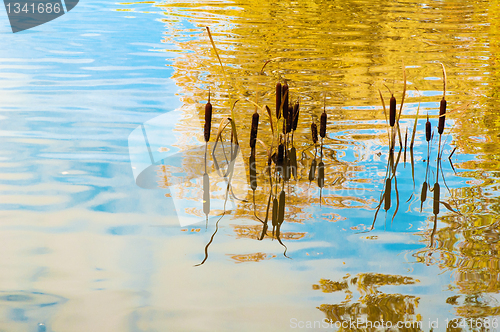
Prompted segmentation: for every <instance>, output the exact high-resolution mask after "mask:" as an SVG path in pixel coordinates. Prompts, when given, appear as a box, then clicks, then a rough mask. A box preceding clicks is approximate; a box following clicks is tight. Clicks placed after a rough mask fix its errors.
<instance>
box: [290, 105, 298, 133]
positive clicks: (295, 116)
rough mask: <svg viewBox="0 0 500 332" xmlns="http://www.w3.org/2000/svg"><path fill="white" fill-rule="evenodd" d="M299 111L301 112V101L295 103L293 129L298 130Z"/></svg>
mask: <svg viewBox="0 0 500 332" xmlns="http://www.w3.org/2000/svg"><path fill="white" fill-rule="evenodd" d="M299 112H300V105H299V101H297V102H296V103H295V105H293V125H292V130H293V131H296V130H297V125H298V123H299Z"/></svg>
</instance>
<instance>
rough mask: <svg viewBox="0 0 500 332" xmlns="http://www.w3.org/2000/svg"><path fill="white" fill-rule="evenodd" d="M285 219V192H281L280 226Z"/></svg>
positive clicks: (279, 205)
mask: <svg viewBox="0 0 500 332" xmlns="http://www.w3.org/2000/svg"><path fill="white" fill-rule="evenodd" d="M284 220H285V192H284V191H283V190H282V191H281V192H280V200H279V202H278V226H280V225H281V224H282V223H283V221H284ZM278 229H279V228H278Z"/></svg>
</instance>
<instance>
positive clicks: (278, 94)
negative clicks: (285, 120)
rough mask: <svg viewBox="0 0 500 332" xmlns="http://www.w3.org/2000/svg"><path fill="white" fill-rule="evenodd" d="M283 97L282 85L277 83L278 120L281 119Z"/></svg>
mask: <svg viewBox="0 0 500 332" xmlns="http://www.w3.org/2000/svg"><path fill="white" fill-rule="evenodd" d="M281 96H282V91H281V83H279V82H278V83H276V119H278V120H279V119H280V118H281V109H280V107H281Z"/></svg>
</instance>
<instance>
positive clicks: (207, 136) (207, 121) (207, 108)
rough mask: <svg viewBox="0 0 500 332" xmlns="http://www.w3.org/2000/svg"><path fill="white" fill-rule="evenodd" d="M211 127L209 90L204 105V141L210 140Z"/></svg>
mask: <svg viewBox="0 0 500 332" xmlns="http://www.w3.org/2000/svg"><path fill="white" fill-rule="evenodd" d="M211 129H212V104H210V92H209V94H208V103H207V104H206V105H205V128H204V131H203V133H204V135H205V142H208V141H209V140H210V130H211Z"/></svg>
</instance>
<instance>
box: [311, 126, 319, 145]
mask: <svg viewBox="0 0 500 332" xmlns="http://www.w3.org/2000/svg"><path fill="white" fill-rule="evenodd" d="M311 133H312V140H313V143H314V144H316V143H317V142H318V127H317V126H316V123H314V122H313V123H311Z"/></svg>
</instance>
